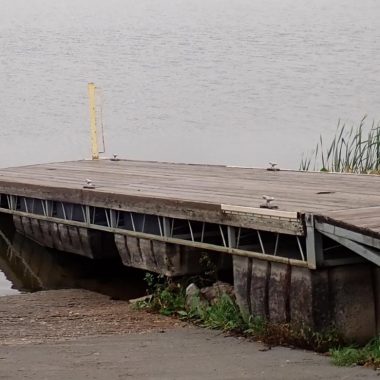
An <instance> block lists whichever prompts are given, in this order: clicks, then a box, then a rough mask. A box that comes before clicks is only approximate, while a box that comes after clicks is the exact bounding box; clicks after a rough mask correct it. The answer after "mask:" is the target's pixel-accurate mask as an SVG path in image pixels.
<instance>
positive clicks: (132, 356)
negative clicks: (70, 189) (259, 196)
mask: <svg viewBox="0 0 380 380" xmlns="http://www.w3.org/2000/svg"><path fill="white" fill-rule="evenodd" d="M106 378H107V379H108V380H111V379H143V380H147V379H162V380H168V379H185V380H187V379H211V380H214V379H215V380H216V379H225V380H227V379H228V380H229V379H230V380H236V379H295V380H297V379H380V372H379V371H374V370H370V369H365V368H357V367H355V368H338V367H334V366H332V365H331V364H330V363H329V359H328V358H327V357H325V356H322V355H317V354H315V353H312V352H306V351H302V350H292V349H288V348H281V347H278V348H272V349H270V350H268V349H267V348H266V347H265V346H263V345H262V344H260V343H256V342H250V341H248V340H246V339H243V338H235V337H226V336H224V335H223V334H221V333H218V332H215V331H209V330H206V329H200V328H196V327H193V326H189V325H187V324H185V323H182V322H180V321H178V320H176V319H172V318H166V317H162V316H159V315H154V314H149V313H145V312H140V311H136V310H133V309H132V308H131V306H130V305H129V304H128V303H127V302H125V301H114V300H110V299H109V297H106V296H103V295H99V294H97V293H92V292H89V291H84V290H59V291H46V292H39V293H33V294H21V295H14V296H5V297H0V379H1V380H2V379H12V380H13V379H14V380H16V379H39V380H40V379H58V380H60V379H62V380H63V379H65V380H66V379H99V380H100V379H102V380H103V379H106Z"/></svg>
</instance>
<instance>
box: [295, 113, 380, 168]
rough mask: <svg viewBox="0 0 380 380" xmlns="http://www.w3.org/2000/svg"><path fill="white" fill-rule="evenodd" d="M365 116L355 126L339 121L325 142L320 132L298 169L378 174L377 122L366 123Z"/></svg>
mask: <svg viewBox="0 0 380 380" xmlns="http://www.w3.org/2000/svg"><path fill="white" fill-rule="evenodd" d="M366 120H367V116H364V117H363V118H362V120H361V121H360V124H359V125H358V126H351V127H348V126H347V125H346V124H344V123H343V124H342V123H341V122H340V121H339V122H338V126H337V129H336V132H335V136H334V137H333V139H332V140H331V142H325V141H324V139H323V137H322V135H321V136H320V139H319V141H318V143H317V145H316V147H315V149H314V150H313V151H312V152H311V153H310V154H307V155H304V156H303V157H302V159H301V164H300V170H310V169H313V170H317V167H318V166H319V167H320V170H321V171H329V172H339V173H343V172H345V173H360V174H380V122H379V123H377V124H376V123H375V122H374V121H373V122H372V124H371V125H370V126H368V125H367V122H366Z"/></svg>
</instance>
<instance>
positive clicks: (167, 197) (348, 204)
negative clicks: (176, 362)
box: [0, 159, 380, 267]
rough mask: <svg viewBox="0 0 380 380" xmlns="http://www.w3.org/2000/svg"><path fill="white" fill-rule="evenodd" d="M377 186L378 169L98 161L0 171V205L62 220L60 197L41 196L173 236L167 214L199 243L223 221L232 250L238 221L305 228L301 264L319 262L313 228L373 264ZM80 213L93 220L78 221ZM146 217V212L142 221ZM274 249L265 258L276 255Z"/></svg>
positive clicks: (378, 222)
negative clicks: (153, 221) (269, 200)
mask: <svg viewBox="0 0 380 380" xmlns="http://www.w3.org/2000/svg"><path fill="white" fill-rule="evenodd" d="M87 179H90V180H91V182H92V184H93V185H94V188H93V189H88V188H85V187H84V186H85V185H86V180H87ZM379 189H380V176H374V175H355V174H334V173H316V172H298V171H290V170H279V171H269V170H265V169H254V168H242V167H228V166H212V165H190V164H174V163H162V162H143V161H130V160H118V161H112V160H104V159H102V160H93V161H73V162H60V163H50V164H41V165H31V166H23V167H15V168H6V169H1V170H0V194H1V197H2V198H1V199H2V201H1V210H0V211H3V212H8V213H13V214H19V215H25V214H35V215H40V214H41V215H43V216H44V217H46V218H50V219H52V218H53V219H54V218H60V215H61V213H60V212H59V209H60V207H59V204H57V205H56V204H55V203H54V204H53V205H51V204H48V203H46V204H45V206H46V207H44V203H43V202H58V203H59V202H61V204H62V209H63V211H65V205H67V204H73V205H80V206H81V207H84V206H86V207H91V208H93V210H92V211H91V210H88V209H87V210H84V212H83V214H84V219H83V220H80V219H78V218H77V219H78V220H75V218H73V222H79V223H80V222H83V223H87V225H88V224H94V225H96V224H97V225H98V227H99V226H100V227H102V225H104V224H105V227H107V226H108V227H110V228H118V227H123V228H125V229H127V230H128V226H127V222H126V221H124V224H123V225H121V224H120V223H119V221H120V220H121V219H123V218H122V217H121V216H120V215H119V214H118V215H117V216H115V215H113V214H112V212H111V211H114V212H118V213H120V212H129V213H131V218H130V219H132V225H133V226H132V227H133V228H132V227H131V228H130V229H131V230H132V229H133V231H132V232H134V233H139V232H141V233H147V234H150V235H152V233H153V235H159V237H161V238H168V239H170V238H176V237H175V236H174V235H173V224H174V221H180V220H182V221H184V220H185V221H187V222H188V225H189V231H188V235H189V236H188V239H185V240H191V242H190V243H195V245H197V243H204V241H198V242H197V238H196V235H199V234H202V232H203V234H204V233H205V230H204V229H205V226H204V223H209V224H218V225H220V226H221V227H220V232H221V243H220V245H222V246H224V248H227V249H228V248H229V249H230V251H231V249H238V248H239V247H236V239H237V237H236V234H241V230H240V229H254V230H257V231H259V232H260V231H262V232H265V231H266V232H271V233H277V234H285V235H297V236H300V237H302V236H304V237H306V238H307V236H308V235H309V242H308V241H306V240H307V239H306V240H305V243H303V242H302V243H299V246H300V249H301V256H304V255H303V252H302V246H303V245H304V249H305V250H306V251H307V259H306V258H305V257H304V259H305V260H304V261H308V263H309V267H313V266H316V265H317V262H318V260H320V261H321V260H323V257H322V256H321V255H320V254H319V253H318V250H319V247H317V245H318V244H317V242H316V238H315V236H314V235H315V233H318V234H319V233H321V234H323V235H324V236H327V237H328V238H329V239H333V240H335V242H338V243H339V244H341V245H342V246H344V247H347V248H349V249H350V250H351V251H353V252H355V253H356V254H358V255H360V256H362V257H365V258H366V259H369V260H370V261H373V262H375V263H376V264H379V263H380V261H379V259H378V252H377V250H378V249H379V248H380V192H379ZM263 195H267V196H271V197H274V198H275V200H274V201H273V204H275V205H276V206H277V207H278V209H276V210H271V209H263V208H260V205H262V204H263V203H265V202H264V200H263V198H262V197H263ZM31 200H33V204H35V202H34V200H36V201H39V200H40V201H41V202H42V205H41V207H39V208H38V207H37V208H36V206H34V211H33V210H30V208H31V203H30V202H31ZM49 205H50V207H51V210H50V211H49ZM28 206H29V207H28ZM97 208H103V209H108V210H110V213H109V214H107V211H105V215H106V220H105V221H103V222H101V223H96V222H95V219H98V216H97V215H98V214H99V212H98V210H97ZM37 209H38V210H39V211H36V210H37ZM91 212H92V213H93V214H91ZM64 214H65V215H64V219H68V218H67V212H64ZM74 214H75V213H74ZM140 214H141V215H142V214H144V215H147V216H157V217H158V219H157V231H156V233H154V232H152V231H153V230H152V229H154V228H153V227H151V231H150V232H149V231H138V228H137V227H136V224H138V223H136V218H137V219H138V217H139V215H140ZM41 215H40V216H38V217H39V218H41ZM107 215H108V216H109V217H107ZM86 216H87V217H88V218H89V219H92V221H93V222H94V223H90V222H91V220H89V219H88V220H86ZM95 216H96V217H95ZM115 217H117V219H118V223H117V225H115V223H116V222H115V220H114V221H113V222H112V218H115ZM133 217H134V218H135V221H133ZM160 218H162V219H160ZM124 219H126V216H125V215H124ZM146 220H147V219H146V218H145V217H144V223H143V224H145V221H146ZM191 223H193V224H194V223H195V224H194V225H193V226H192V225H191ZM198 223H203V226H201V225H198ZM228 227H229V228H239V231H238V232H237V231H233V233H231V230H229V229H228ZM183 228H184V227H183ZM183 228H182V230H183ZM224 228H226V229H225V230H224ZM206 229H207V226H206ZM307 231H308V232H307ZM182 232H183V231H182ZM206 232H207V231H206ZM183 235H184V234H183V233H182V234H181V236H183ZM239 237H240V236H239ZM177 240H178V236H177ZM264 240H265V239H264V238H261V237H260V238H259V241H258V243H259V245H260V248H261V250H262V251H263V252H259V253H265V254H267V253H268V250H267V251H266V252H265V248H264V247H263V241H264ZM252 244H253V242H250V243H249V244H248V243H247V244H246V246H247V247H249V246H252ZM190 245H191V244H190ZM214 245H215V244H214ZM311 246H313V247H311ZM310 247H311V248H310ZM246 251H247V252H248V251H250V249H249V248H247V250H246ZM272 253H273V252H272ZM274 253H275V254H274V255H273V256H277V255H276V252H274ZM318 255H319V256H320V258H319V259H318Z"/></svg>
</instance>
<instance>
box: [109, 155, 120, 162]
mask: <svg viewBox="0 0 380 380" xmlns="http://www.w3.org/2000/svg"><path fill="white" fill-rule="evenodd" d="M111 161H120V160H119V159H118V157H117V154H113V157H112V158H111Z"/></svg>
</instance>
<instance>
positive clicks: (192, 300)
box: [186, 283, 200, 310]
mask: <svg viewBox="0 0 380 380" xmlns="http://www.w3.org/2000/svg"><path fill="white" fill-rule="evenodd" d="M199 292H200V290H199V288H198V286H197V285H195V284H194V283H191V284H190V285H189V286H188V287H187V288H186V308H187V309H188V310H190V309H192V308H193V307H194V306H196V305H195V304H196V303H198V302H199Z"/></svg>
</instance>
